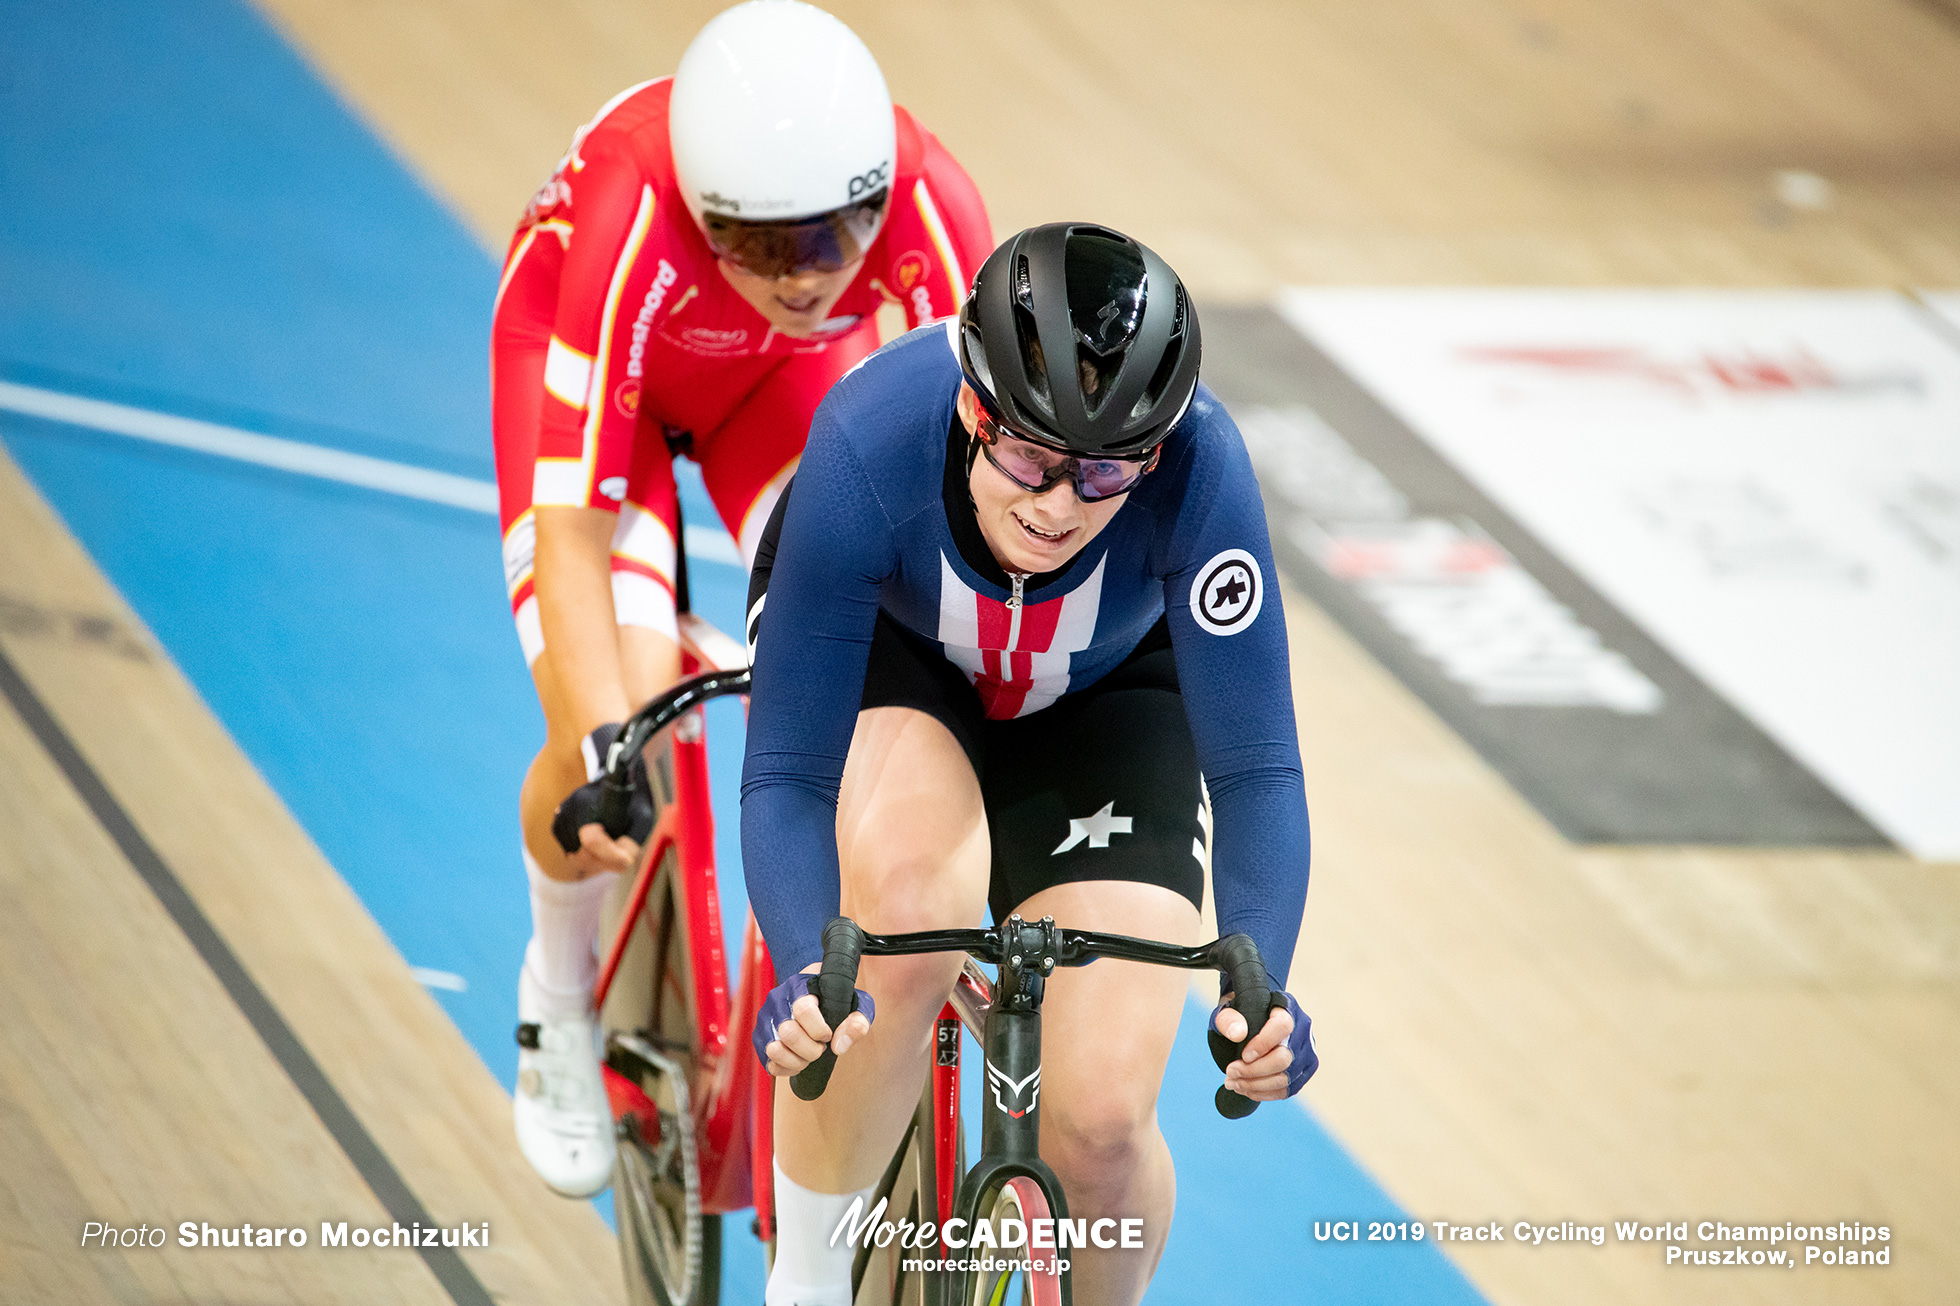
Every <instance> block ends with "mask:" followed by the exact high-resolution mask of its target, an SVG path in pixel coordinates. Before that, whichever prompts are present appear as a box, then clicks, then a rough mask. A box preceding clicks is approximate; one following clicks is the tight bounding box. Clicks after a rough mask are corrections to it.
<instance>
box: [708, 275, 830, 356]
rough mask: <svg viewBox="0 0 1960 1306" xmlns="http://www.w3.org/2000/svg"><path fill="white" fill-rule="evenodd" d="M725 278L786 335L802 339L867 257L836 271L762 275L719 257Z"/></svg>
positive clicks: (818, 324) (821, 322) (818, 323)
mask: <svg viewBox="0 0 1960 1306" xmlns="http://www.w3.org/2000/svg"><path fill="white" fill-rule="evenodd" d="M715 266H716V267H718V268H720V269H721V275H722V279H723V280H724V281H726V282H727V283H728V284H729V285H731V286H733V287H734V288H735V293H736V294H738V295H740V296H741V297H742V298H743V299H744V300H745V301H746V302H747V303H748V305H749V307H750V308H753V309H754V310H755V311H756V312H758V313H760V314H762V316H763V317H765V318H767V319H768V320H769V325H770V326H772V327H774V328H776V330H778V331H780V332H782V333H783V334H784V335H786V336H790V337H792V338H794V339H797V340H802V339H805V338H807V337H808V336H810V335H811V334H812V333H814V332H815V331H816V329H817V328H818V327H819V326H821V325H822V324H823V321H824V319H825V318H827V317H829V316H830V310H831V309H833V308H835V307H837V301H838V300H840V299H842V298H843V297H844V292H845V291H846V290H847V289H849V288H850V284H851V281H852V279H853V278H855V277H856V276H857V274H858V269H860V268H862V267H863V266H864V260H863V259H859V260H858V261H857V262H855V263H847V264H845V265H844V266H843V267H841V268H838V269H837V270H836V271H835V272H819V271H816V270H814V269H812V270H810V271H807V272H795V273H792V274H790V275H789V276H786V277H773V278H772V277H759V276H757V275H756V274H755V273H753V272H745V271H743V270H742V269H741V268H739V267H736V266H735V265H734V264H733V263H730V262H728V261H727V260H725V259H719V260H716V262H715Z"/></svg>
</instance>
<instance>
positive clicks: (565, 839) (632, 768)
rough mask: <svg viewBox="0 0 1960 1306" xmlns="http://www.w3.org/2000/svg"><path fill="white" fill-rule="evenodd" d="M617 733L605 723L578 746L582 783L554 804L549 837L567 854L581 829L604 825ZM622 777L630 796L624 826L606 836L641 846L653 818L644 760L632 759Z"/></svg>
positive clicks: (576, 844)
mask: <svg viewBox="0 0 1960 1306" xmlns="http://www.w3.org/2000/svg"><path fill="white" fill-rule="evenodd" d="M619 730H620V726H619V723H618V722H617V721H609V722H607V723H606V724H605V725H602V726H600V727H599V728H598V729H597V730H594V731H593V732H592V733H591V734H589V735H587V736H586V737H585V739H584V740H582V741H581V742H580V744H579V750H580V751H581V752H582V753H584V755H585V774H586V782H585V783H584V784H582V785H580V786H579V787H578V788H576V789H574V790H572V793H571V796H570V797H569V798H567V799H566V800H565V801H564V802H562V803H560V804H558V814H557V815H556V816H554V817H553V818H552V820H551V833H552V836H553V837H554V838H556V839H557V840H558V846H559V847H560V848H563V849H564V850H565V851H566V852H568V853H575V852H577V851H578V850H579V838H578V832H579V830H580V828H581V827H583V826H587V825H594V824H597V825H600V826H601V827H603V826H604V825H605V822H604V821H603V820H602V819H601V817H600V812H601V797H602V793H603V790H604V788H605V775H606V761H607V759H608V757H609V756H610V755H611V753H612V746H613V741H614V740H616V739H618V738H619ZM626 774H627V779H628V781H629V788H628V793H629V794H630V795H631V797H630V800H629V801H628V803H627V808H626V826H625V828H624V829H621V830H610V829H609V830H607V831H606V833H607V834H609V835H611V836H612V837H613V838H615V839H617V838H618V837H620V836H621V835H625V836H626V837H627V838H629V839H631V840H633V841H634V842H635V843H645V842H646V839H647V835H649V834H651V833H652V832H653V818H654V805H653V787H652V785H651V784H650V783H649V781H648V779H647V763H646V758H645V756H644V755H642V756H640V757H636V758H634V759H633V760H632V762H631V763H629V764H628V766H627V771H626Z"/></svg>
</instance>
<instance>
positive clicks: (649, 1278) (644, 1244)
mask: <svg viewBox="0 0 1960 1306" xmlns="http://www.w3.org/2000/svg"><path fill="white" fill-rule="evenodd" d="M679 869H680V868H679V859H678V857H676V856H675V855H674V854H673V853H672V852H671V851H670V852H669V853H668V855H667V856H666V857H665V858H663V859H662V864H661V866H660V867H659V868H658V869H657V870H656V871H655V873H654V882H653V885H652V887H651V889H650V890H649V892H648V894H647V901H646V906H645V908H644V909H643V911H642V912H641V916H640V920H639V922H638V923H637V924H636V925H635V927H634V934H633V939H632V942H631V943H630V944H629V945H628V948H627V952H626V956H625V959H624V960H623V961H622V964H621V966H620V971H619V974H618V976H617V977H616V978H615V980H614V984H613V990H612V994H611V995H610V996H609V997H608V998H607V1002H606V1013H605V1015H606V1024H607V1026H608V1030H609V1034H608V1039H607V1044H608V1052H609V1054H608V1057H607V1063H608V1065H609V1066H610V1067H611V1069H612V1070H614V1071H615V1072H617V1073H618V1074H619V1075H620V1076H621V1077H622V1078H624V1079H625V1080H626V1081H628V1083H629V1084H630V1085H631V1086H632V1087H633V1088H635V1089H637V1090H638V1092H639V1093H640V1094H641V1100H640V1102H639V1103H637V1104H636V1105H637V1106H638V1109H636V1110H633V1111H629V1112H626V1113H625V1114H624V1115H622V1116H621V1118H620V1122H619V1161H618V1165H617V1168H616V1169H615V1171H614V1176H613V1210H614V1214H615V1216H616V1218H617V1221H618V1224H619V1254H620V1261H621V1265H622V1268H623V1269H624V1271H625V1277H626V1293H627V1299H628V1300H629V1301H630V1302H632V1303H633V1306H715V1303H716V1302H718V1301H719V1300H720V1298H721V1232H722V1230H721V1224H722V1221H721V1217H720V1216H719V1215H711V1214H707V1213H705V1212H704V1211H703V1210H702V1209H701V1166H700V1157H699V1154H698V1151H697V1148H696V1138H695V1118H694V1111H693V1107H692V1103H691V1101H690V1091H689V1086H690V1084H691V1083H692V1080H693V1071H694V1047H693V1040H694V1028H695V1008H694V983H693V974H694V972H693V967H692V963H691V957H690V955H689V948H688V943H689V940H688V931H687V916H686V913H685V911H684V910H683V903H682V902H681V892H682V890H681V886H680V881H679ZM636 995H637V997H636ZM629 1008H637V1009H636V1010H634V1009H629Z"/></svg>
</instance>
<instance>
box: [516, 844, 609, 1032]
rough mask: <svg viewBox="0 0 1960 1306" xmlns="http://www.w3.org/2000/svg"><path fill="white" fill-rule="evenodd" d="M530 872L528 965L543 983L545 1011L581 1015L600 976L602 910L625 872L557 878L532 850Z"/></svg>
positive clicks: (527, 854) (526, 862)
mask: <svg viewBox="0 0 1960 1306" xmlns="http://www.w3.org/2000/svg"><path fill="white" fill-rule="evenodd" d="M524 874H525V875H526V876H527V877H529V879H530V881H531V942H530V943H529V944H528V945H527V946H526V947H525V949H524V964H525V965H526V966H528V967H530V968H531V978H532V979H533V980H535V981H537V986H538V997H539V999H540V1002H541V1005H542V1007H543V1010H542V1011H541V1012H539V1014H540V1015H542V1016H545V1017H547V1018H556V1017H563V1016H576V1015H580V1014H582V1013H584V1012H585V1011H586V1010H587V1009H588V1008H589V1007H590V1006H591V1005H592V986H593V984H595V983H597V982H598V979H599V958H598V954H597V945H598V941H599V913H600V912H601V911H602V910H603V909H604V908H605V905H606V895H607V894H608V893H610V892H611V891H612V886H613V881H615V880H617V879H618V878H619V872H618V871H602V872H601V873H599V874H598V875H593V876H588V877H587V878H585V879H583V880H554V879H552V878H551V877H550V876H548V875H546V874H545V873H544V872H543V871H542V870H540V869H539V868H538V863H537V860H536V859H535V858H533V857H532V856H531V850H530V849H529V848H526V849H525V850H524Z"/></svg>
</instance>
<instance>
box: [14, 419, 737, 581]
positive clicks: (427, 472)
mask: <svg viewBox="0 0 1960 1306" xmlns="http://www.w3.org/2000/svg"><path fill="white" fill-rule="evenodd" d="M0 409H6V410H10V411H12V412H16V413H20V414H22V415H24V416H27V417H40V418H45V419H47V420H49V421H54V422H65V423H67V424H68V425H70V426H86V427H89V428H90V429H92V430H97V431H107V432H109V433H110V434H112V435H124V436H129V437H130V438H132V439H136V440H148V441H151V442H152V443H154V444H167V445H172V446H174V447H176V448H179V449H192V450H195V451H196V452H198V453H206V454H213V455H216V456H217V457H220V458H234V459H237V460H238V461H239V462H247V463H256V464H257V465H259V466H261V467H272V468H276V469H278V470H279V471H282V472H296V473H298V474H299V475H301V476H317V477H319V478H320V479H321V480H327V481H339V482H341V483H342V484H343V485H358V486H360V487H361V488H363V489H368V490H379V491H381V492H382V493H384V494H398V495H401V496H403V497H404V498H409V499H421V500H424V501H425V502H428V503H440V504H443V505H446V506H448V507H451V508H462V509H465V510H467V511H469V512H481V513H488V514H490V515H492V516H495V515H496V512H497V487H496V485H494V484H493V483H491V482H489V481H479V480H476V479H474V478H472V477H468V476H456V475H453V474H451V473H449V472H438V471H433V470H431V469H430V468H427V467H414V466H411V465H409V464H408V463H396V462H389V461H388V460H387V459H385V458H370V457H368V456H367V455H366V454H358V453H348V452H347V451H346V450H344V449H329V448H327V447H325V446H324V445H317V444H305V443H302V442H301V441H298V440H282V439H280V438H279V437H278V436H272V435H259V434H257V433H256V432H252V431H241V430H239V429H237V428H236V427H231V426H219V425H218V424H217V423H215V422H201V421H198V420H197V419H195V418H191V417H175V416H172V415H171V414H169V413H157V412H151V411H150V410H149V409H147V408H131V407H128V406H127V405H124V404H112V403H108V402H106V401H104V400H101V399H87V398H84V397H83V396H81V395H70V394H63V393H61V392H60V391H57V390H42V389H39V388H37V387H35V386H28V385H16V384H14V383H12V382H9V381H0ZM686 535H687V553H688V557H689V558H691V559H692V560H694V561H696V562H719V563H725V564H727V565H729V566H735V567H739V566H741V565H742V559H741V555H740V554H739V553H737V552H736V550H735V541H734V539H733V537H731V536H730V535H729V534H728V532H726V531H720V530H715V529H713V528H712V527H707V526H693V525H690V526H688V527H687V531H686Z"/></svg>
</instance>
